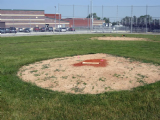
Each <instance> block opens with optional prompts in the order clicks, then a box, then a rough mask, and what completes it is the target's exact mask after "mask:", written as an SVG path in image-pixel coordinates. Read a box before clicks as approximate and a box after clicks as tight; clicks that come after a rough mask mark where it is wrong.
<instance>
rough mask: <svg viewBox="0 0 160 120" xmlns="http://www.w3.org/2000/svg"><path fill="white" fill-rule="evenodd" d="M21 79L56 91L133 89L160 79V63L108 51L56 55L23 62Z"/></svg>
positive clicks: (79, 91)
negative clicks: (117, 55) (158, 64)
mask: <svg viewBox="0 0 160 120" xmlns="http://www.w3.org/2000/svg"><path fill="white" fill-rule="evenodd" d="M18 76H19V77H20V78H22V80H24V81H27V82H32V83H35V84H36V85H37V86H39V87H42V88H46V89H51V90H54V91H61V92H62V91H64V92H67V93H74V94H97V93H103V92H106V91H112V90H130V89H132V88H134V87H137V86H141V85H145V84H148V83H153V82H156V81H159V80H160V66H154V65H152V64H146V63H140V62H137V61H132V60H130V59H125V58H123V57H115V56H112V55H107V54H89V55H79V56H74V57H65V58H56V59H51V60H45V61H41V62H36V63H34V64H30V65H28V66H23V67H22V68H21V69H20V71H19V72H18Z"/></svg>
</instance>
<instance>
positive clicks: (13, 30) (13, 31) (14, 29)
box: [9, 27, 17, 33]
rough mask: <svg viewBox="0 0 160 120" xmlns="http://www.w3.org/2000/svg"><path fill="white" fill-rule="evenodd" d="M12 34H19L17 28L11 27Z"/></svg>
mask: <svg viewBox="0 0 160 120" xmlns="http://www.w3.org/2000/svg"><path fill="white" fill-rule="evenodd" d="M9 29H10V33H17V31H16V28H15V27H10V28H9Z"/></svg>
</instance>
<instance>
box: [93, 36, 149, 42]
mask: <svg viewBox="0 0 160 120" xmlns="http://www.w3.org/2000/svg"><path fill="white" fill-rule="evenodd" d="M91 39H92V40H94V39H98V40H123V41H148V40H147V39H146V38H132V37H125V36H122V37H93V38H91Z"/></svg>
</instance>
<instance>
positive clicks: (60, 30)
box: [55, 28, 67, 32]
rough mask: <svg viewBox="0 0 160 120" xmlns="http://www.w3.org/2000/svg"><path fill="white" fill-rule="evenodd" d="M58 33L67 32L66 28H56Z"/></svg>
mask: <svg viewBox="0 0 160 120" xmlns="http://www.w3.org/2000/svg"><path fill="white" fill-rule="evenodd" d="M55 31H56V32H66V31H67V30H66V28H56V29H55Z"/></svg>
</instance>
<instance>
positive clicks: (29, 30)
mask: <svg viewBox="0 0 160 120" xmlns="http://www.w3.org/2000/svg"><path fill="white" fill-rule="evenodd" d="M23 31H24V32H31V29H30V28H25V29H24V30H23Z"/></svg>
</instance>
